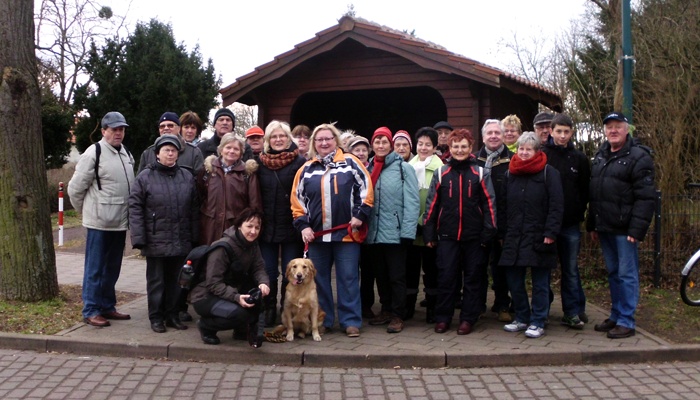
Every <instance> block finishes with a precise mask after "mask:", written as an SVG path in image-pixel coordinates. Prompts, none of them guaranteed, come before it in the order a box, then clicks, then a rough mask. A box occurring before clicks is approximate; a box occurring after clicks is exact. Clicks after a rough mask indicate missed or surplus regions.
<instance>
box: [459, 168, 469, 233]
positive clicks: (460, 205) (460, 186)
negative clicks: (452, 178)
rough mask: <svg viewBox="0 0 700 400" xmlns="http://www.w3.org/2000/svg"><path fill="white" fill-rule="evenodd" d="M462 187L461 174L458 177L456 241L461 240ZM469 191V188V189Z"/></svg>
mask: <svg viewBox="0 0 700 400" xmlns="http://www.w3.org/2000/svg"><path fill="white" fill-rule="evenodd" d="M463 188H464V186H463V185H462V174H460V175H459V192H460V193H459V225H458V227H457V240H461V239H462V210H463V208H464V204H463V203H462V201H463V200H464V199H463V197H464V196H463V195H462V190H463ZM470 189H471V187H470Z"/></svg>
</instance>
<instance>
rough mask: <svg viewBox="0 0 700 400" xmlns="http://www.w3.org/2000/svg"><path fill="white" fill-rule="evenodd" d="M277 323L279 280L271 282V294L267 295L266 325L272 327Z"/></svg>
mask: <svg viewBox="0 0 700 400" xmlns="http://www.w3.org/2000/svg"><path fill="white" fill-rule="evenodd" d="M276 323H277V282H272V283H271V284H270V294H268V295H267V297H265V326H266V327H268V328H269V327H272V326H275V324H276Z"/></svg>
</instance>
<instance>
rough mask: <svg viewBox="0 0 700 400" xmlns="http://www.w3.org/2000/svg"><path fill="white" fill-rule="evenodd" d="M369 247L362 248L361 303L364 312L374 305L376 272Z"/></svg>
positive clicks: (363, 246) (365, 245) (366, 245)
mask: <svg viewBox="0 0 700 400" xmlns="http://www.w3.org/2000/svg"><path fill="white" fill-rule="evenodd" d="M369 246H370V245H368V244H363V245H361V246H360V302H361V303H362V309H363V310H365V309H368V308H371V307H372V306H373V305H374V270H373V269H372V264H370V262H369V251H370V250H369Z"/></svg>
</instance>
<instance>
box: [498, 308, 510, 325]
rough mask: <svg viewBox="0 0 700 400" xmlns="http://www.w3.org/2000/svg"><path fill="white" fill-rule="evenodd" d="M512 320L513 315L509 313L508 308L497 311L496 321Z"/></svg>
mask: <svg viewBox="0 0 700 400" xmlns="http://www.w3.org/2000/svg"><path fill="white" fill-rule="evenodd" d="M512 320H513V316H512V315H510V313H509V312H508V310H501V311H499V312H498V321H499V322H509V321H512Z"/></svg>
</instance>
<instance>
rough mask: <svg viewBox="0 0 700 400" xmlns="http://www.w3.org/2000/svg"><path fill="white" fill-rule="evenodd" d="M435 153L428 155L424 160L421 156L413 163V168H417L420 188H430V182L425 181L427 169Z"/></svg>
mask: <svg viewBox="0 0 700 400" xmlns="http://www.w3.org/2000/svg"><path fill="white" fill-rule="evenodd" d="M433 157H435V156H434V155H432V156H428V157H426V159H425V160H424V161H421V160H420V158H419V159H418V160H417V161H416V162H415V164H413V169H415V170H416V178H418V189H428V188H430V182H426V181H425V169H426V167H427V166H428V164H430V161H432V160H433Z"/></svg>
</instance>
